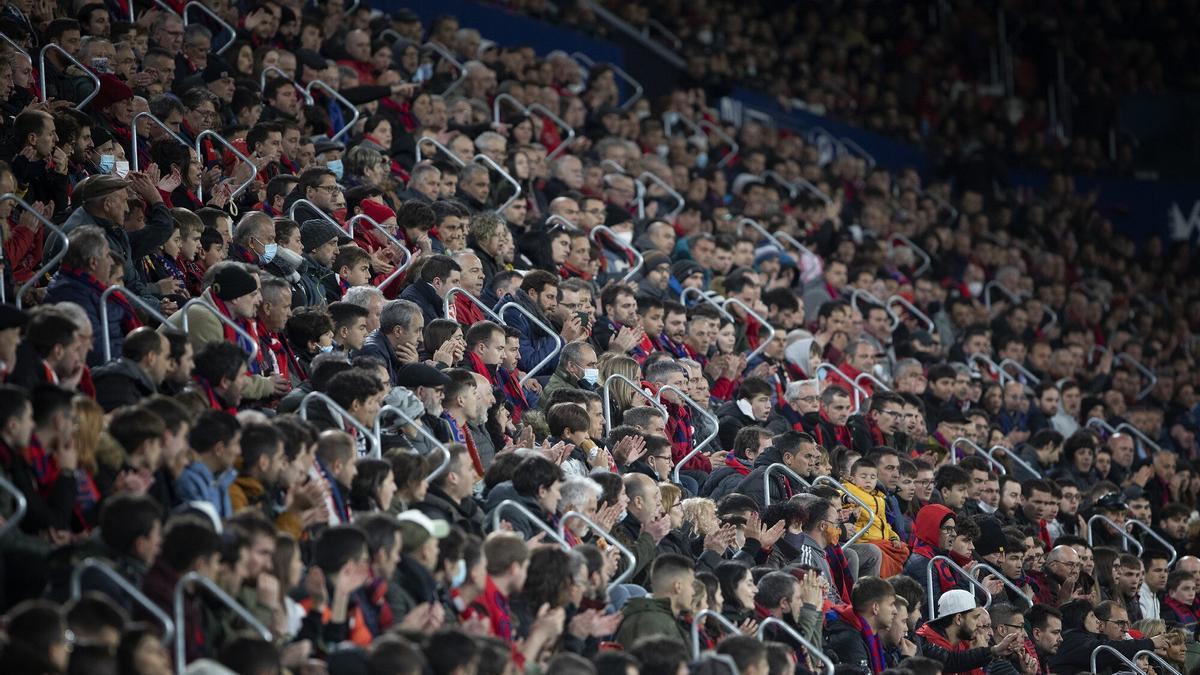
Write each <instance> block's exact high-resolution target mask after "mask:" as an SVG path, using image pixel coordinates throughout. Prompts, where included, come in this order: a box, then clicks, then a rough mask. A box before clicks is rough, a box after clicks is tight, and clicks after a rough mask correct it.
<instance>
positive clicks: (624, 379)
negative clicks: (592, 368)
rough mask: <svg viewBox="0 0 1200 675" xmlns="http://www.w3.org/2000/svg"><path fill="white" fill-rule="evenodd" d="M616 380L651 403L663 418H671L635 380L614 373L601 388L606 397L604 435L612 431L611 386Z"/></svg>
mask: <svg viewBox="0 0 1200 675" xmlns="http://www.w3.org/2000/svg"><path fill="white" fill-rule="evenodd" d="M614 380H617V381H620V382H624V383H625V384H627V385H629V387H630V388H631V389H633V393H635V394H637V395H639V396H641V397H642V398H644V399H646V400H647V401H649V402H650V405H651V406H653V407H654V408H655V409H656V410H658V412H660V413H662V416H663V417H670V414H668V413H667V409H666V408H665V407H663V404H662V403H660V402H659V401H658V400H657V399H655V398H654V397H653V396H651V395H650V394H647V393H646V392H645V391H643V390H642V386H641V385H640V384H638V383H637V382H634V381H633V380H631V379H629V378H628V377H625V376H624V375H622V374H620V373H613V374H612V375H609V376H608V377H606V378H605V379H604V385H603V386H602V387H601V389H602V390H603V391H602V393H601V396H603V397H604V435H605V436H607V435H608V434H609V433H610V432H611V431H612V417H611V416H610V415H609V403H610V402H611V400H612V394H611V391H610V385H611V383H612V382H613V381H614Z"/></svg>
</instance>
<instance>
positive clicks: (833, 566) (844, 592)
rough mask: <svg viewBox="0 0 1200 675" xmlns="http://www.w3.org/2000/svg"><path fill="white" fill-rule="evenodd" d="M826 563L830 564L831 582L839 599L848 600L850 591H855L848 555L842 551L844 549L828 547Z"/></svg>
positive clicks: (835, 546)
mask: <svg viewBox="0 0 1200 675" xmlns="http://www.w3.org/2000/svg"><path fill="white" fill-rule="evenodd" d="M825 562H827V563H829V576H830V581H832V582H833V587H834V589H836V590H837V592H838V597H839V598H842V599H843V600H848V599H849V598H850V591H851V590H853V589H854V576H853V575H852V574H851V573H850V562H849V561H848V560H846V554H845V553H844V552H843V551H842V547H841V546H837V545H831V546H826V547H825Z"/></svg>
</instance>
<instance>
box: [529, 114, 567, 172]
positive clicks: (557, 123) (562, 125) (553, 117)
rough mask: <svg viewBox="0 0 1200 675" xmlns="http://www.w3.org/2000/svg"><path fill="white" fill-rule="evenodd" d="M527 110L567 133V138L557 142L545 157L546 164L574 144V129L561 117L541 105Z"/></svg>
mask: <svg viewBox="0 0 1200 675" xmlns="http://www.w3.org/2000/svg"><path fill="white" fill-rule="evenodd" d="M528 110H529V112H531V113H535V112H536V113H540V114H541V115H542V117H545V118H546V119H548V120H550V121H551V122H553V123H554V124H555V126H557V127H558V128H559V129H565V130H566V131H567V137H566V138H564V139H562V140H560V141H559V142H558V146H557V147H555V148H554V149H553V150H551V151H550V153H549V154H547V155H546V161H547V162H549V161H551V160H553V159H554V158H555V157H557V156H558V155H559V153H561V152H563V151H564V150H566V149H567V147H568V146H569V145H571V144H572V143H574V142H575V135H576V134H575V127H573V126H571V125H570V124H567V123H566V122H564V121H563V119H562V118H561V117H559V116H558V115H556V114H554V112H552V111H551V110H550V109H549V108H547V107H546V106H544V105H542V104H541V103H534V104H532V105H530V106H529V107H528Z"/></svg>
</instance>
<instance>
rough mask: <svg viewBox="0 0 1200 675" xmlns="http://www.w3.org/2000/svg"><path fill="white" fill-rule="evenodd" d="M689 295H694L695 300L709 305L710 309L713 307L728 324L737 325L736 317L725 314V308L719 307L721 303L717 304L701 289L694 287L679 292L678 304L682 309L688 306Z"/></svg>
mask: <svg viewBox="0 0 1200 675" xmlns="http://www.w3.org/2000/svg"><path fill="white" fill-rule="evenodd" d="M689 295H695V296H696V299H697V300H699V301H700V302H703V303H704V304H706V305H709V306H711V307H715V308H716V310H717V312H718V313H720V315H721V316H722V317H724V318H726V319H728V320H729V323H737V317H735V316H734V315H732V314H730V313H729V312H727V311H726V310H725V307H724V306H723V305H721V303H719V302H717V301H716V299H715V298H714V297H713V296H712V295H709V294H708V293H706V292H705V291H703V290H702V289H699V288H696V287H694V286H689V287H688V288H685V289H683V290H682V291H680V293H679V304H681V305H683V306H684V307H687V306H688V302H687V299H688V296H689Z"/></svg>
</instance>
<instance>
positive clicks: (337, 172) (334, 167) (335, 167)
mask: <svg viewBox="0 0 1200 675" xmlns="http://www.w3.org/2000/svg"><path fill="white" fill-rule="evenodd" d="M325 166H326V167H328V168H329V170H330V171H332V172H333V175H334V177H335V178H337V179H338V180H341V179H342V160H340V159H334V160H331V161H329V162H326V163H325Z"/></svg>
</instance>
